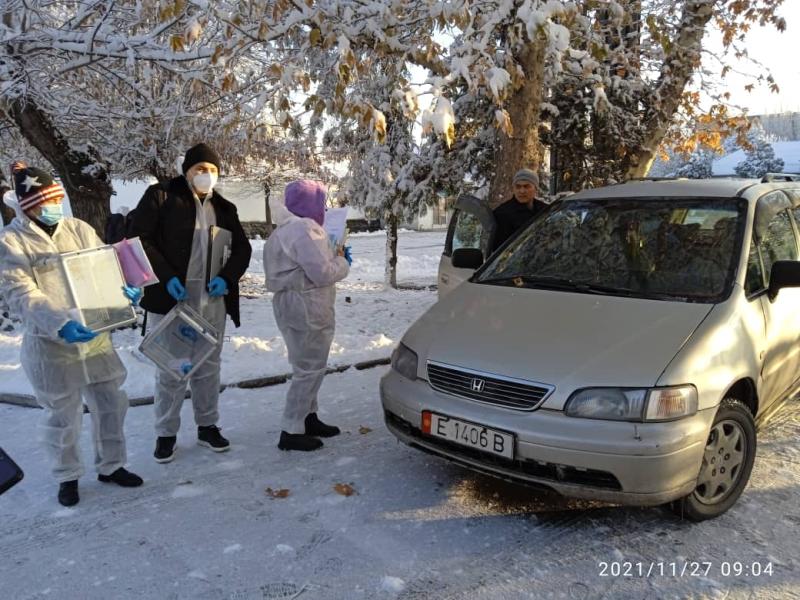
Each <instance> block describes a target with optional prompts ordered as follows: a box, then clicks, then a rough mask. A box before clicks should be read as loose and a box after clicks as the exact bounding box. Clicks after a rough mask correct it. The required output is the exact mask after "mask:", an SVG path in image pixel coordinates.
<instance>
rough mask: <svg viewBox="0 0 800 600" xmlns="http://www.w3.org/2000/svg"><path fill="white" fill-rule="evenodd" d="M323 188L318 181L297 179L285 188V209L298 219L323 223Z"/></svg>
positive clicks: (324, 191)
mask: <svg viewBox="0 0 800 600" xmlns="http://www.w3.org/2000/svg"><path fill="white" fill-rule="evenodd" d="M325 193H326V190H325V186H324V185H323V184H322V183H320V182H319V181H312V180H310V179H299V180H297V181H293V182H291V183H290V184H289V185H287V186H286V191H284V193H283V197H284V202H285V204H286V208H288V209H289V211H290V212H291V213H292V214H295V215H297V216H298V217H308V218H309V219H314V220H315V221H316V222H317V223H319V225H320V226H322V224H323V223H324V222H325Z"/></svg>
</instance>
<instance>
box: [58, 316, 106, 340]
mask: <svg viewBox="0 0 800 600" xmlns="http://www.w3.org/2000/svg"><path fill="white" fill-rule="evenodd" d="M58 337H60V338H63V339H64V341H65V342H67V343H68V344H76V343H81V342H88V341H91V340H93V339H94V338H96V337H97V334H96V333H95V332H94V331H92V330H91V329H89V328H87V327H84V326H83V325H81V324H80V323H78V322H77V321H67V323H66V324H65V325H64V326H63V327H62V328H61V329H59V331H58Z"/></svg>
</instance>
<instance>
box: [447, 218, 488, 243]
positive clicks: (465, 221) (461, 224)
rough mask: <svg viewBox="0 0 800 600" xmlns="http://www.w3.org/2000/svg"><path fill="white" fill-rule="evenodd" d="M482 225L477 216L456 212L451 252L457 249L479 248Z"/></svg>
mask: <svg viewBox="0 0 800 600" xmlns="http://www.w3.org/2000/svg"><path fill="white" fill-rule="evenodd" d="M482 235H483V225H482V224H481V222H480V219H478V217H477V216H475V215H473V214H471V213H468V212H464V211H458V213H456V226H455V229H454V230H453V250H458V249H459V248H477V249H479V250H480V248H481V236H482Z"/></svg>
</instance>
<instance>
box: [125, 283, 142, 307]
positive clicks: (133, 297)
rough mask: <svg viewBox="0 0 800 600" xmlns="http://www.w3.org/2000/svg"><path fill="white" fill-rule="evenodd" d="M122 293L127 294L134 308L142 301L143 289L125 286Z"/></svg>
mask: <svg viewBox="0 0 800 600" xmlns="http://www.w3.org/2000/svg"><path fill="white" fill-rule="evenodd" d="M122 293H123V294H125V297H126V298H127V299H128V300H130V301H131V304H133V305H134V306H136V305H137V304H139V300H141V299H142V288H138V287H134V286H132V285H123V286H122Z"/></svg>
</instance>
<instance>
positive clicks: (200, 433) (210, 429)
mask: <svg viewBox="0 0 800 600" xmlns="http://www.w3.org/2000/svg"><path fill="white" fill-rule="evenodd" d="M219 431H220V429H219V427H217V426H216V425H207V426H200V427H198V428H197V444H198V445H200V446H205V447H206V448H211V449H212V450H213V451H214V452H225V451H226V450H230V448H231V443H230V442H229V441H228V440H226V439H225V438H224V437H222V434H221V433H220V432H219Z"/></svg>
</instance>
